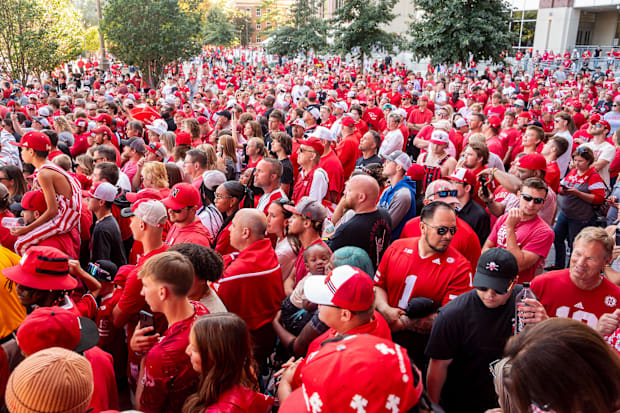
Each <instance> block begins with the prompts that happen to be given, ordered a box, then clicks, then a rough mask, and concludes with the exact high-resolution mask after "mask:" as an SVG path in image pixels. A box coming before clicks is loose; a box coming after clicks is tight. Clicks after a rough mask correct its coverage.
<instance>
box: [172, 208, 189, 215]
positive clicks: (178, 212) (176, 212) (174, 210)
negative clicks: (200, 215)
mask: <svg viewBox="0 0 620 413" xmlns="http://www.w3.org/2000/svg"><path fill="white" fill-rule="evenodd" d="M189 208H191V207H184V208H181V209H172V208H168V209H169V210H170V211H172V212H174V213H175V214H180V213H181V212H183V210H185V209H189Z"/></svg>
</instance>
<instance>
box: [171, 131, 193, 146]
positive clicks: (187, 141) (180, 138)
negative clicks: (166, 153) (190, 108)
mask: <svg viewBox="0 0 620 413" xmlns="http://www.w3.org/2000/svg"><path fill="white" fill-rule="evenodd" d="M175 143H176V145H177V146H179V145H191V144H192V135H190V134H189V133H188V132H185V131H184V130H182V131H179V132H178V133H177V136H176V138H175Z"/></svg>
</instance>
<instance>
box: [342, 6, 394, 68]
mask: <svg viewBox="0 0 620 413" xmlns="http://www.w3.org/2000/svg"><path fill="white" fill-rule="evenodd" d="M396 1H397V0H370V1H368V0H344V2H343V4H342V6H341V7H339V8H338V9H336V11H335V15H334V18H333V19H332V20H331V25H332V26H333V27H335V28H336V29H335V30H334V44H333V46H332V48H333V50H334V51H335V52H337V53H341V54H343V55H346V54H347V53H350V52H351V51H352V50H357V53H356V54H357V56H359V58H360V61H361V63H362V67H363V65H364V56H365V55H369V54H370V53H372V52H373V51H378V50H385V51H388V52H391V51H393V50H394V46H395V45H396V42H397V37H396V35H395V34H394V33H389V32H387V31H386V30H384V29H383V27H387V26H388V25H389V24H390V22H391V21H392V20H394V18H395V17H396V14H394V12H393V9H394V5H395V4H396Z"/></svg>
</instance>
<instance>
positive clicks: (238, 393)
mask: <svg viewBox="0 0 620 413" xmlns="http://www.w3.org/2000/svg"><path fill="white" fill-rule="evenodd" d="M273 402H274V399H273V397H270V396H267V395H264V394H261V393H257V392H255V391H254V390H251V389H248V388H247V387H243V386H239V385H236V386H233V387H232V388H230V389H229V390H226V391H225V392H224V393H222V394H221V395H220V397H219V399H217V403H214V404H212V405H210V406H207V408H206V409H205V411H204V413H268V412H271V407H272V406H273Z"/></svg>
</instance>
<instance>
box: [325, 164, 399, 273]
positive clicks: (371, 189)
mask: <svg viewBox="0 0 620 413" xmlns="http://www.w3.org/2000/svg"><path fill="white" fill-rule="evenodd" d="M379 191H380V189H379V184H378V183H377V181H376V179H374V178H371V177H370V176H368V175H354V176H353V177H351V179H349V181H348V182H347V185H346V186H345V190H344V194H343V200H342V201H341V202H340V204H341V205H342V206H343V207H344V209H346V210H348V211H351V212H347V213H345V215H344V216H343V218H342V219H341V220H340V222H339V225H338V227H337V229H336V232H335V233H334V236H333V237H332V239H331V240H329V241H328V242H327V245H329V248H331V250H332V251H336V250H337V249H338V248H340V247H345V246H355V247H360V248H361V249H363V250H364V251H366V252H367V253H368V256H369V257H370V260H371V261H372V265H373V267H374V269H375V270H376V269H377V264H378V263H379V261H380V260H381V257H382V256H383V251H385V249H386V248H387V246H388V245H389V243H390V235H391V232H392V231H391V229H390V228H391V225H392V223H391V221H390V214H389V213H388V212H387V211H386V210H385V209H383V208H377V198H379ZM349 216H350V218H349ZM347 218H348V219H347Z"/></svg>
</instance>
